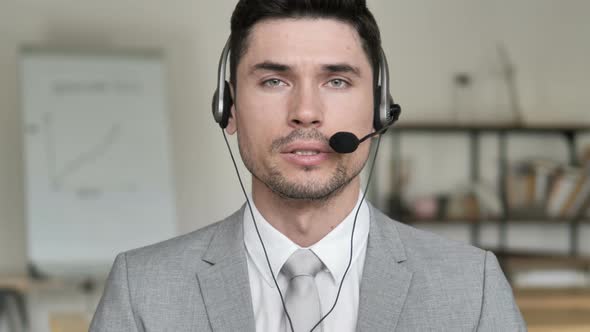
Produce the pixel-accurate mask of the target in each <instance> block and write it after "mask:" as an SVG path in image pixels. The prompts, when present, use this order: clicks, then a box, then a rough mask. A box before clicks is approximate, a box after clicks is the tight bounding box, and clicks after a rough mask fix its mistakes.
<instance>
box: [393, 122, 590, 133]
mask: <svg viewBox="0 0 590 332" xmlns="http://www.w3.org/2000/svg"><path fill="white" fill-rule="evenodd" d="M395 130H400V131H431V132H465V131H489V132H529V133H534V132H538V133H550V132H553V133H560V132H582V131H590V124H577V123H559V124H534V125H524V126H523V125H517V124H513V123H470V124H467V123H466V124H457V123H450V122H448V123H447V122H403V121H402V122H399V123H398V124H396V125H395V126H394V127H393V131H395Z"/></svg>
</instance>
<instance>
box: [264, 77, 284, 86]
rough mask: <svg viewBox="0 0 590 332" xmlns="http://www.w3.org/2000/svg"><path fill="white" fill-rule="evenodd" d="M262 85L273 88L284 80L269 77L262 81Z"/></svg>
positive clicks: (282, 83)
mask: <svg viewBox="0 0 590 332" xmlns="http://www.w3.org/2000/svg"><path fill="white" fill-rule="evenodd" d="M262 85H263V86H266V87H269V88H275V87H278V86H282V85H285V82H283V81H281V80H280V79H278V78H271V79H268V80H265V81H264V82H262Z"/></svg>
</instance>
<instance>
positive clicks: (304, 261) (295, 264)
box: [281, 249, 324, 280]
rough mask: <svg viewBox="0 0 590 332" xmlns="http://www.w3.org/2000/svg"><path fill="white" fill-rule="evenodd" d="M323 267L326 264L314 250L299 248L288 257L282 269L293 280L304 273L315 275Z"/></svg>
mask: <svg viewBox="0 0 590 332" xmlns="http://www.w3.org/2000/svg"><path fill="white" fill-rule="evenodd" d="M322 267H324V264H323V263H322V261H321V260H320V259H319V258H318V256H316V255H315V254H314V253H313V251H311V250H309V249H298V250H297V251H295V252H294V253H293V254H292V255H291V257H289V259H287V261H286V262H285V264H284V265H283V268H282V269H281V271H282V272H283V273H284V274H285V276H286V277H287V278H289V280H291V279H293V278H294V277H298V276H302V275H306V276H311V277H315V275H316V274H317V273H318V272H320V271H321V270H322Z"/></svg>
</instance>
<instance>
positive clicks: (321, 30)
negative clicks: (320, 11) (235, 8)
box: [240, 18, 370, 69]
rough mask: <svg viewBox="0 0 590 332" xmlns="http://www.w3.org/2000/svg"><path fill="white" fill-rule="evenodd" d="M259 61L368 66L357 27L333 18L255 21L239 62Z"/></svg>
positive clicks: (248, 63)
mask: <svg viewBox="0 0 590 332" xmlns="http://www.w3.org/2000/svg"><path fill="white" fill-rule="evenodd" d="M259 61H279V62H285V63H289V64H293V65H297V64H300V63H301V64H304V63H322V64H325V63H352V64H354V65H356V66H358V67H360V68H364V69H369V68H370V64H369V60H368V57H367V56H366V53H365V51H364V49H363V47H362V42H361V39H360V37H359V35H358V33H357V31H356V30H355V29H354V28H353V27H352V26H351V25H350V24H347V23H344V22H341V21H338V20H336V19H325V18H321V19H315V18H298V19H291V18H285V19H269V20H264V21H261V22H259V23H257V24H256V25H254V27H253V29H252V31H251V33H250V35H249V37H248V42H247V48H246V52H245V54H244V56H243V58H242V61H240V65H242V64H244V65H246V66H248V65H253V64H254V63H257V62H259Z"/></svg>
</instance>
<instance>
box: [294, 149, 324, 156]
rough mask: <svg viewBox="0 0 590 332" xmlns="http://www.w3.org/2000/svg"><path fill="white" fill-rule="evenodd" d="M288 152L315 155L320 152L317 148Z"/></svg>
mask: <svg viewBox="0 0 590 332" xmlns="http://www.w3.org/2000/svg"><path fill="white" fill-rule="evenodd" d="M289 153H292V154H294V155H298V156H315V155H318V154H320V153H321V152H320V151H318V150H295V151H291V152H289Z"/></svg>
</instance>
